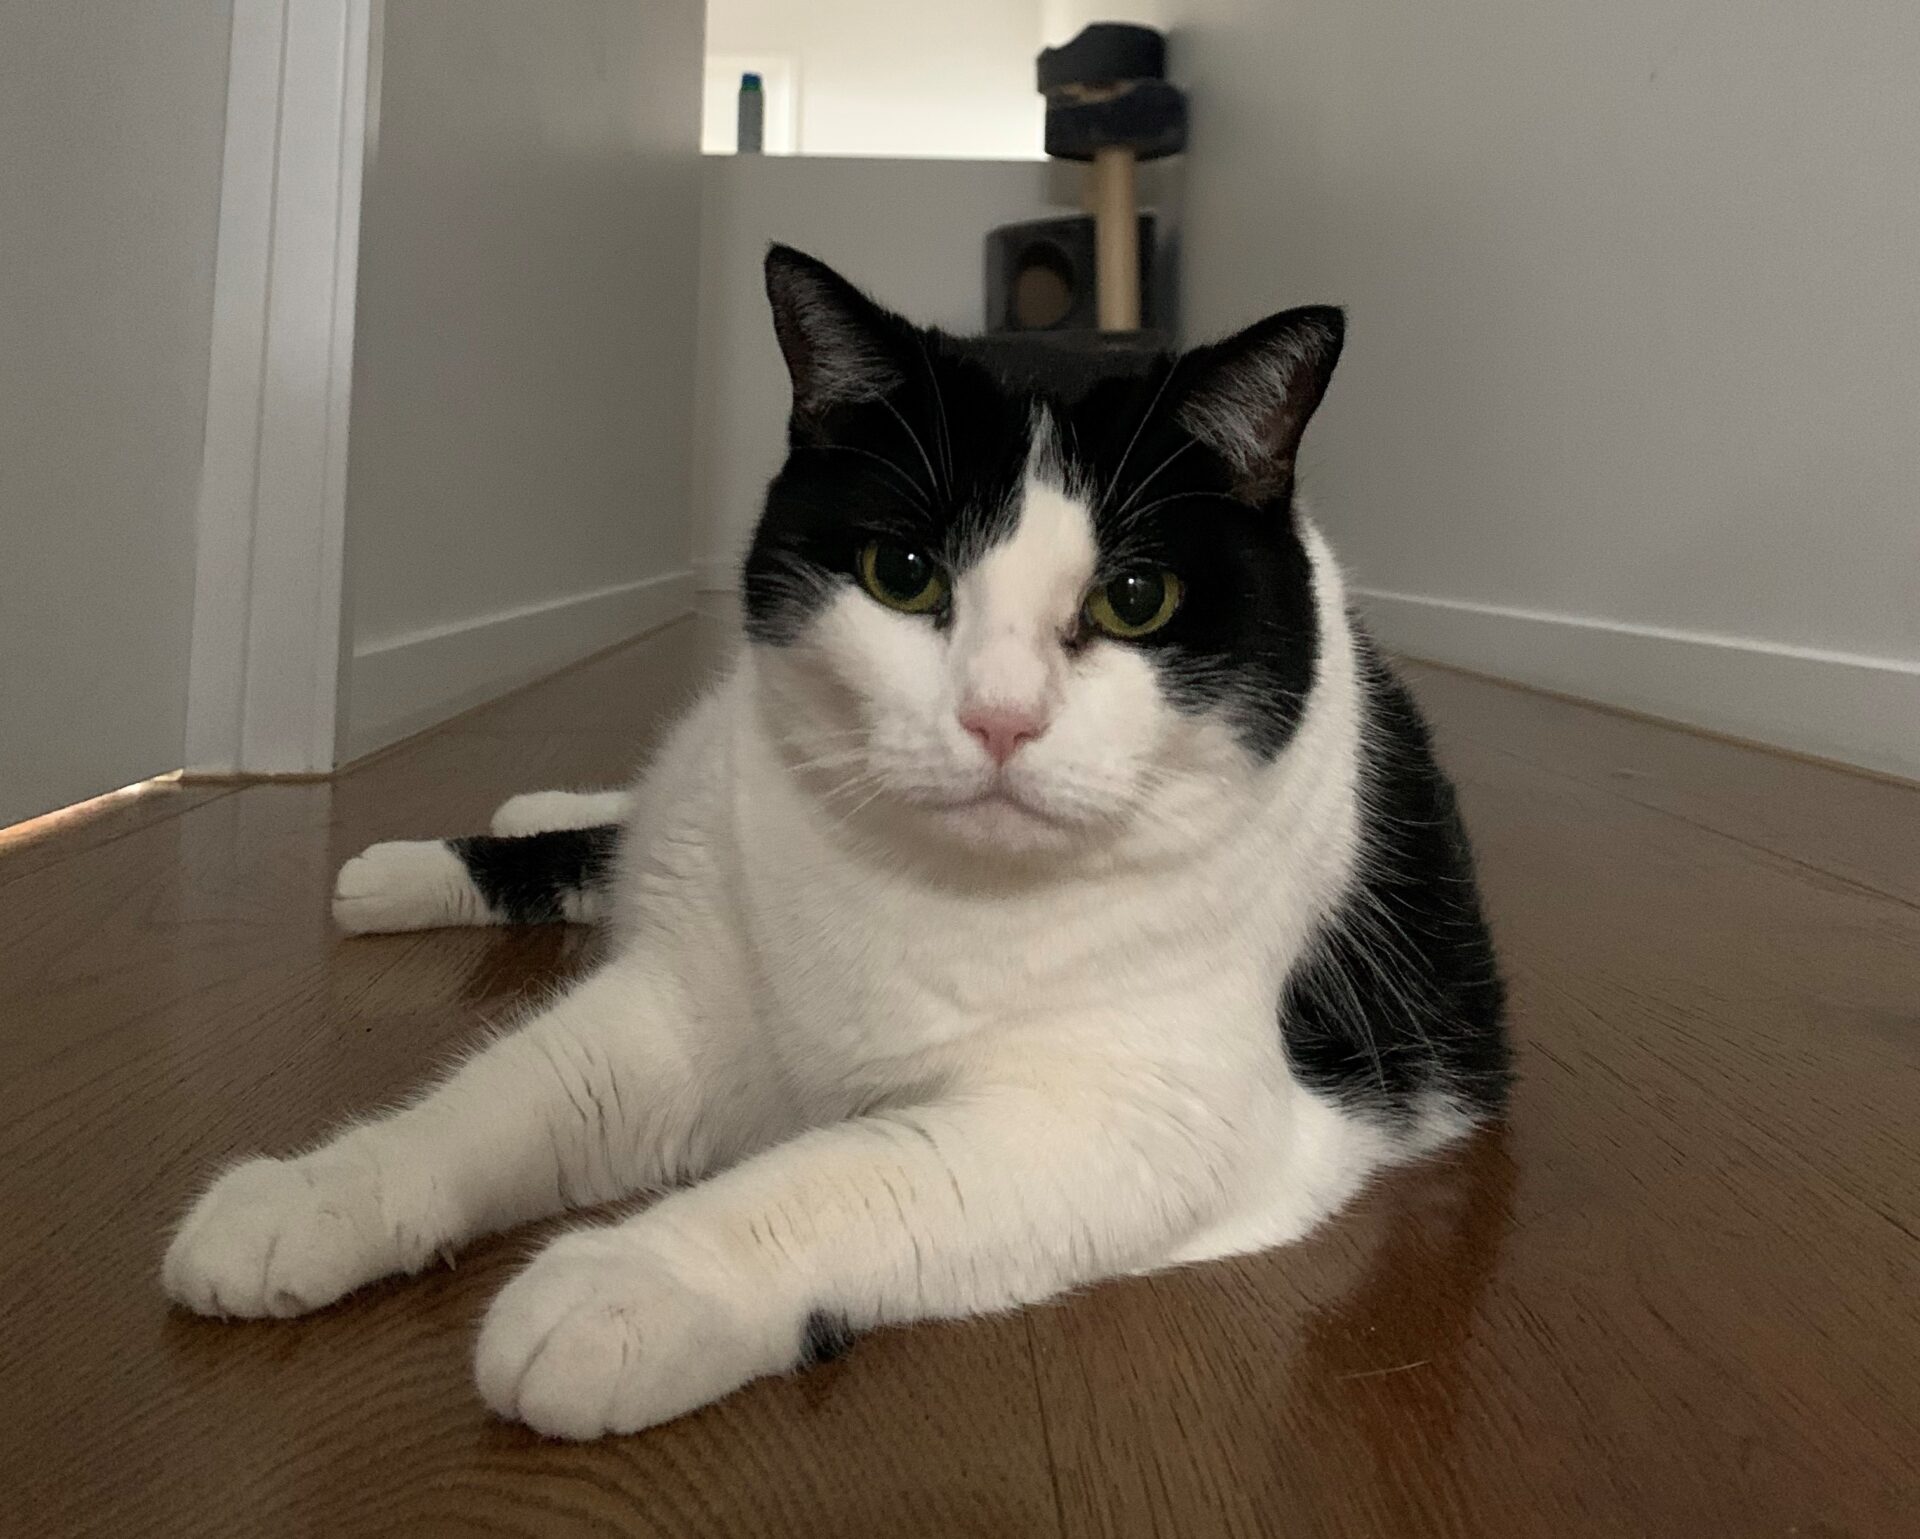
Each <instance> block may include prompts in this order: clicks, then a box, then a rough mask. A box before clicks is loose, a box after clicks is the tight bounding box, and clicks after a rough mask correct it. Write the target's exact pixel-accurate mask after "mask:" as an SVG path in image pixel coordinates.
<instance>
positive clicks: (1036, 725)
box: [960, 705, 1047, 764]
mask: <svg viewBox="0 0 1920 1539" xmlns="http://www.w3.org/2000/svg"><path fill="white" fill-rule="evenodd" d="M960 725H961V726H963V727H965V728H966V729H967V731H968V732H969V733H971V734H972V735H973V737H974V739H975V741H977V742H978V743H979V744H980V746H981V747H982V748H984V749H986V751H987V757H988V758H990V759H992V760H993V762H994V763H995V764H1005V763H1006V762H1007V760H1009V759H1011V758H1012V757H1013V756H1014V755H1015V754H1017V753H1018V752H1019V751H1020V745H1021V744H1022V743H1030V742H1032V741H1033V740H1034V739H1035V738H1037V737H1038V736H1040V734H1041V733H1043V732H1045V731H1046V730H1047V720H1046V718H1045V717H1044V716H1042V715H1041V714H1040V713H1039V712H1038V711H1032V710H1025V709H1022V708H1021V707H1020V706H1017V705H967V706H962V707H961V708H960Z"/></svg>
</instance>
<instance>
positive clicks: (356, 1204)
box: [160, 1156, 408, 1319]
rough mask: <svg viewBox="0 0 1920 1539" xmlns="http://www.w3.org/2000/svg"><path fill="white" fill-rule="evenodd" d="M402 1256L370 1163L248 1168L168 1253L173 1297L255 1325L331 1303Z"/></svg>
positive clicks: (193, 1215) (229, 1176)
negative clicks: (255, 1321) (254, 1321)
mask: <svg viewBox="0 0 1920 1539" xmlns="http://www.w3.org/2000/svg"><path fill="white" fill-rule="evenodd" d="M407 1259H408V1258H407V1257H405V1256H403V1255H402V1254H400V1247H399V1246H398V1245H397V1243H396V1235H395V1232H394V1229H393V1226H392V1225H391V1224H390V1223H389V1222H388V1221H387V1219H386V1216H385V1214H384V1212H383V1209H382V1203H381V1193H380V1185H379V1176H378V1173H377V1171H376V1170H375V1169H374V1168H373V1167H372V1166H371V1165H365V1164H361V1163H358V1162H355V1161H350V1160H346V1159H339V1158H335V1159H328V1158H327V1157H325V1156H310V1157H308V1158H306V1159H299V1160H268V1159H258V1160H249V1161H247V1163H246V1164H244V1165H238V1166H235V1167H234V1168H233V1169H232V1170H229V1171H228V1172H227V1173H226V1174H225V1175H223V1176H221V1177H220V1179H219V1180H217V1181H215V1182H214V1183H213V1185H212V1187H210V1188H209V1189H208V1191H207V1193H206V1195H205V1196H204V1197H202V1198H201V1199H200V1200H199V1201H198V1202H197V1203H195V1204H194V1206H193V1208H192V1209H191V1210H190V1211H189V1212H188V1214H187V1217H186V1220H185V1222H183V1223H182V1224H181V1225H180V1228H179V1231H178V1232H177V1233H176V1234H175V1235H174V1237H173V1243H172V1244H171V1245H170V1246H168V1248H167V1255H166V1260H165V1261H164V1262H162V1263H161V1268H160V1280H161V1284H162V1286H163V1287H164V1288H165V1289H166V1291H167V1296H168V1297H169V1298H171V1299H173V1300H174V1301H175V1302H177V1303H180V1304H184V1305H185V1306H186V1307H187V1308H188V1309H191V1310H193V1311H194V1312H195V1313H197V1314H203V1315H223V1316H228V1317H237V1318H240V1319H257V1318H259V1317H262V1316H266V1315H282V1316H284V1315H299V1314H305V1313H306V1312H307V1311H308V1310H312V1309H320V1308H323V1307H324V1306H325V1305H328V1304H331V1303H332V1302H333V1301H334V1300H335V1299H337V1298H339V1297H340V1296H341V1295H343V1294H345V1293H349V1292H351V1291H352V1290H353V1289H355V1288H357V1287H359V1286H360V1285H361V1284H362V1283H364V1282H370V1281H371V1280H372V1279H374V1278H376V1277H379V1276H382V1275H384V1274H385V1273H387V1272H390V1271H394V1270H396V1269H397V1268H399V1267H400V1266H402V1265H404V1264H405V1263H406V1261H407Z"/></svg>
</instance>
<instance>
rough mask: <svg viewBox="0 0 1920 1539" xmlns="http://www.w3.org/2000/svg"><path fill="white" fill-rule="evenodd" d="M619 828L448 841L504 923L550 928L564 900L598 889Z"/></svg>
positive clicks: (610, 865)
mask: <svg viewBox="0 0 1920 1539" xmlns="http://www.w3.org/2000/svg"><path fill="white" fill-rule="evenodd" d="M619 842H620V825H619V824H617V823H603V824H600V825H598V826H596V827H593V828H563V829H557V830H554V831H553V832H550V833H544V834H522V835H517V836H512V837H509V836H503V835H499V834H475V835H473V836H472V837H470V838H466V839H449V840H448V841H447V848H449V849H450V850H452V851H453V853H454V854H456V855H458V856H459V857H460V861H461V864H463V865H464V866H465V867H466V868H467V875H468V876H469V877H470V878H471V879H472V881H473V885H474V886H475V888H477V889H478V890H479V893H480V896H481V897H483V898H485V899H486V900H487V907H488V908H490V909H492V910H493V912H494V913H495V914H497V915H499V916H500V918H502V919H503V920H505V921H506V922H507V923H508V924H553V923H556V922H558V921H559V920H562V919H565V918H566V906H565V905H566V900H567V898H568V897H569V896H570V895H572V894H574V893H577V892H584V891H586V890H588V889H590V888H594V887H598V886H600V885H601V884H602V883H603V882H604V881H605V880H606V878H607V876H608V873H609V872H610V871H611V870H612V869H613V857H614V852H615V850H616V849H617V848H618V846H619Z"/></svg>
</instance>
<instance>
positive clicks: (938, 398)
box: [917, 337, 953, 496]
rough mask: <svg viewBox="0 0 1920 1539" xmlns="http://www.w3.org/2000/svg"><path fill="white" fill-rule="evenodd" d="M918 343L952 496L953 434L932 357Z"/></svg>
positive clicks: (924, 343) (922, 343) (924, 344)
mask: <svg viewBox="0 0 1920 1539" xmlns="http://www.w3.org/2000/svg"><path fill="white" fill-rule="evenodd" d="M917 340H918V341H919V343H920V363H921V366H922V367H924V368H925V369H926V371H927V383H928V384H929V385H931V386H932V387H933V406H934V426H935V427H937V428H938V429H939V431H940V438H939V443H940V465H941V469H942V471H943V472H944V473H945V476H946V489H947V495H948V496H952V495H953V434H952V431H951V429H950V426H949V424H948V422H947V398H946V394H945V392H944V391H942V390H941V388H940V374H939V371H938V370H936V369H935V368H934V366H933V356H932V354H930V353H929V352H928V351H927V339H926V338H925V337H920V338H917Z"/></svg>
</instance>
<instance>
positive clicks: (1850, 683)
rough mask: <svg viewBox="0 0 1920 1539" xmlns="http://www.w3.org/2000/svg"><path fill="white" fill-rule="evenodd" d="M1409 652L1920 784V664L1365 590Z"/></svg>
mask: <svg viewBox="0 0 1920 1539" xmlns="http://www.w3.org/2000/svg"><path fill="white" fill-rule="evenodd" d="M1354 597H1355V598H1356V599H1357V600H1358V602H1359V605H1360V607H1361V609H1362V611H1363V612H1364V613H1365V614H1366V615H1367V617H1368V619H1369V620H1370V621H1371V622H1372V626H1373V630H1374V633H1375V634H1376V635H1377V636H1379V638H1380V640H1381V641H1382V642H1384V643H1385V644H1386V645H1387V646H1388V647H1390V648H1391V649H1392V650H1394V651H1396V652H1402V653H1405V654H1407V655H1408V656H1412V657H1424V658H1429V659H1431V660H1432V661H1434V662H1439V663H1453V664H1455V665H1456V666H1458V667H1462V668H1471V669H1473V670H1475V671H1476V672H1480V673H1489V674H1493V675H1495V676H1496V677H1499V678H1505V679H1513V680H1515V681H1516V682H1518V683H1522V684H1532V685H1535V686H1537V687H1538V688H1541V689H1551V690H1556V691H1559V692H1560V693H1563V694H1568V695H1577V696H1580V697H1582V698H1584V699H1588V700H1596V701H1601V702H1604V703H1605V704H1608V705H1616V706H1622V707H1625V708H1626V709H1628V710H1634V711H1643V712H1645V713H1646V714H1647V715H1649V716H1661V717H1665V718H1667V719H1669V720H1672V721H1680V722H1686V723H1688V724H1690V725H1692V726H1697V727H1705V728H1707V729H1708V730H1710V731H1714V732H1724V733H1726V734H1728V735H1729V736H1732V737H1741V738H1748V739H1750V740H1752V741H1754V742H1760V743H1771V744H1775V745H1777V746H1778V747H1781V748H1788V749H1792V750H1794V751H1796V752H1799V753H1809V754H1816V755H1818V756H1820V757H1822V758H1827V759H1838V760H1841V761H1843V762H1845V763H1848V764H1858V765H1860V766H1862V767H1864V768H1866V769H1872V770H1880V771H1883V772H1885V773H1888V774H1894V775H1903V776H1907V777H1910V778H1920V662H1907V661H1905V660H1903V659H1899V658H1891V657H1866V656H1861V655H1859V654H1856V653H1849V652H1826V651H1819V650H1816V649H1813V648H1810V647H1789V646H1781V645H1778V644H1775V643H1772V642H1766V641H1758V640H1754V639H1753V638H1750V637H1744V636H1719V635H1713V634H1710V633H1707V632H1701V631H1681V630H1668V629H1665V628H1663V627H1659V626H1650V625H1629V624H1623V623H1621V622H1618V621H1614V620H1600V619H1594V618H1592V617H1590V616H1585V615H1568V614H1555V613H1551V612H1544V611H1540V610H1530V609H1509V608H1506V607H1504V606H1501V605H1496V604H1473V603H1464V602H1461V601H1459V600H1455V599H1439V598H1427V597H1423V596H1421V595H1419V594H1412V593H1386V592H1381V591H1378V590H1374V589H1367V588H1358V589H1355V590H1354Z"/></svg>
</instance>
